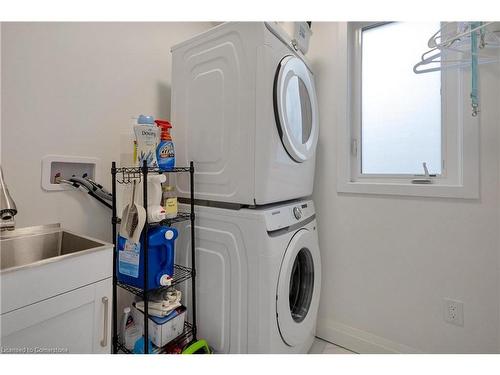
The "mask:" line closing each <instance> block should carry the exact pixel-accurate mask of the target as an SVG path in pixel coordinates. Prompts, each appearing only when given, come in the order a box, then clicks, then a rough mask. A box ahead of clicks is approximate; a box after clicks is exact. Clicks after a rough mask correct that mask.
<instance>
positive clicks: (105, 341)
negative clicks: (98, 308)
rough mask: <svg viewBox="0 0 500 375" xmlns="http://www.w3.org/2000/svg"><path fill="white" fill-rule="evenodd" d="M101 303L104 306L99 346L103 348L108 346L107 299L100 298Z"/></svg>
mask: <svg viewBox="0 0 500 375" xmlns="http://www.w3.org/2000/svg"><path fill="white" fill-rule="evenodd" d="M101 301H102V303H103V304H104V332H103V335H102V340H101V346H102V347H105V346H107V345H108V297H102V300H101Z"/></svg>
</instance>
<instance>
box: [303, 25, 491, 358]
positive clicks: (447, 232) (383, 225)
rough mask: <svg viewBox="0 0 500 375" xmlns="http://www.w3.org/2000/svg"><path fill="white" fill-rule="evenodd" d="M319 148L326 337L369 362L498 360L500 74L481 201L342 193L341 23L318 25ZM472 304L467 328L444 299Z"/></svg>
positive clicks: (486, 114)
mask: <svg viewBox="0 0 500 375" xmlns="http://www.w3.org/2000/svg"><path fill="white" fill-rule="evenodd" d="M313 33H314V34H313V36H312V38H311V47H310V52H309V57H310V59H311V60H312V62H313V65H314V69H315V73H316V76H317V80H316V83H317V89H318V97H319V107H320V108H319V109H320V121H321V130H320V140H319V148H318V159H317V170H316V182H315V192H314V199H315V203H316V207H317V210H318V223H319V234H320V246H321V253H322V262H323V280H322V281H323V284H322V297H321V306H320V312H319V326H318V335H319V336H320V337H323V338H325V339H328V340H330V341H333V342H335V343H337V344H340V345H343V346H346V347H348V348H351V349H354V350H357V351H360V352H386V351H388V352H419V351H420V352H431V353H444V352H446V353H451V352H452V353H463V352H467V353H476V352H481V353H491V352H498V351H499V295H500V293H499V240H498V231H499V228H500V227H499V191H498V181H499V180H498V178H499V138H498V127H499V125H500V124H499V119H500V111H499V108H500V94H499V90H500V69H499V67H498V65H497V66H492V65H489V66H482V67H481V74H480V86H481V107H482V113H481V125H480V126H481V155H480V157H481V171H480V174H481V198H480V199H479V200H460V199H433V198H406V197H394V196H373V195H356V194H352V195H350V194H338V193H336V178H337V177H336V167H335V166H336V159H337V157H336V147H335V145H336V142H337V139H336V134H337V132H336V127H337V126H339V124H338V122H337V112H338V111H339V110H340V108H339V106H338V105H337V98H338V95H339V94H340V93H342V92H343V91H342V89H341V88H340V87H338V82H339V79H338V74H343V73H342V72H339V71H338V70H336V69H335V67H336V61H339V59H343V58H345V56H339V55H338V54H339V53H338V51H337V49H336V48H335V45H336V42H337V24H336V23H317V22H316V23H313ZM444 297H450V298H453V299H458V300H461V301H463V302H464V303H465V307H464V312H465V314H464V315H465V326H464V327H463V328H462V327H457V326H454V325H450V324H448V323H445V322H444V320H443V298H444Z"/></svg>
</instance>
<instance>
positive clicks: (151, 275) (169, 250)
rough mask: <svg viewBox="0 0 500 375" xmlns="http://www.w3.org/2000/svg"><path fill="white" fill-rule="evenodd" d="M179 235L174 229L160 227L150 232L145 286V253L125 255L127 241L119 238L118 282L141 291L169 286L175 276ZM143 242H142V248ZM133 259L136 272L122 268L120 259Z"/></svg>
mask: <svg viewBox="0 0 500 375" xmlns="http://www.w3.org/2000/svg"><path fill="white" fill-rule="evenodd" d="M178 235H179V233H178V231H177V229H175V228H173V227H166V226H158V227H154V228H151V229H149V230H148V280H147V285H146V286H144V251H140V252H135V253H134V252H131V251H129V253H130V254H125V251H121V250H119V249H124V247H125V244H124V243H125V241H126V240H125V239H124V238H123V237H121V236H118V241H117V249H118V251H119V253H118V257H117V271H118V272H117V279H118V281H120V282H122V283H125V284H128V285H131V286H135V287H137V288H141V289H156V288H159V287H161V286H168V285H170V283H171V282H172V277H173V275H174V260H175V250H174V249H175V240H176V238H177V237H178ZM142 245H143V241H141V247H142ZM124 256H127V257H133V259H132V260H131V261H129V262H132V261H133V262H134V263H135V269H134V270H135V272H129V269H123V267H122V268H120V259H121V258H123V257H124Z"/></svg>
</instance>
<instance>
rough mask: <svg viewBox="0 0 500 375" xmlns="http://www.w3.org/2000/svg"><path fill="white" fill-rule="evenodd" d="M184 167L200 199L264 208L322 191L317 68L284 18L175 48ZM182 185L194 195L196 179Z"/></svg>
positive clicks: (224, 30) (176, 128) (234, 26)
mask: <svg viewBox="0 0 500 375" xmlns="http://www.w3.org/2000/svg"><path fill="white" fill-rule="evenodd" d="M172 58H173V61H172V116H171V117H172V124H173V130H172V134H173V137H174V142H175V147H176V149H175V150H176V159H177V165H187V163H188V161H190V160H193V161H194V162H195V165H196V177H195V185H196V186H195V191H196V197H197V198H198V199H202V200H210V201H218V202H230V203H237V204H242V205H263V204H268V203H273V202H282V201H286V200H290V199H296V198H301V197H306V196H309V195H311V194H312V190H313V180H314V167H315V150H316V144H317V141H318V131H319V124H318V121H319V117H318V105H317V100H316V91H315V85H314V75H313V73H312V71H311V68H310V65H309V63H308V62H307V61H306V59H305V58H304V56H303V55H302V54H301V53H300V52H299V51H296V50H295V49H294V48H293V46H292V43H291V41H290V38H289V36H288V35H287V34H286V33H285V32H284V30H283V29H282V28H281V27H280V26H279V25H278V24H276V23H264V22H229V23H224V24H222V25H220V26H217V27H215V28H213V29H211V30H209V31H207V32H205V33H203V34H200V35H198V36H195V37H193V38H191V39H189V40H187V41H185V42H183V43H180V44H178V45H176V46H174V47H173V48H172ZM177 189H178V191H179V192H180V195H181V196H188V195H189V181H188V177H187V176H179V180H178V181H177Z"/></svg>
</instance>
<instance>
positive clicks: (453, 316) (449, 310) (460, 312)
mask: <svg viewBox="0 0 500 375" xmlns="http://www.w3.org/2000/svg"><path fill="white" fill-rule="evenodd" d="M444 320H445V322H448V323H451V324H455V325H457V326H460V327H463V326H464V303H463V302H462V301H457V300H454V299H450V298H445V299H444Z"/></svg>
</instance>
